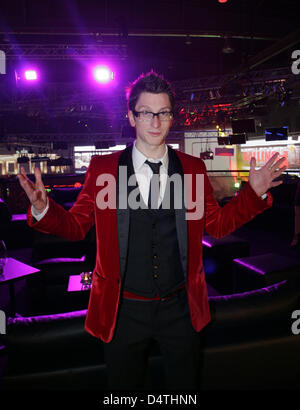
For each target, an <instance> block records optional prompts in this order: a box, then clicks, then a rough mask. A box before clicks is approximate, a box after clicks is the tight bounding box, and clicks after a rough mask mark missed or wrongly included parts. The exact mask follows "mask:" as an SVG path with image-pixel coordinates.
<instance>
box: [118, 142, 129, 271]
mask: <svg viewBox="0 0 300 410" xmlns="http://www.w3.org/2000/svg"><path fill="white" fill-rule="evenodd" d="M131 163H132V145H131V146H129V147H128V148H126V149H125V150H124V151H123V152H122V153H121V155H120V157H119V163H118V174H117V184H116V186H117V226H118V241H119V257H120V274H121V278H123V276H124V273H125V267H126V258H127V248H128V233H129V216H130V214H129V208H128V178H129V176H130V169H131V166H130V165H131Z"/></svg>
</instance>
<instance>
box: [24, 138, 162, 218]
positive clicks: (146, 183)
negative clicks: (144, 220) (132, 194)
mask: <svg viewBox="0 0 300 410" xmlns="http://www.w3.org/2000/svg"><path fill="white" fill-rule="evenodd" d="M146 160H148V161H151V162H159V161H161V162H162V165H161V167H160V170H159V171H160V172H159V181H160V190H159V199H158V206H160V204H161V203H162V200H163V197H164V193H165V190H166V185H167V179H168V164H169V156H168V146H167V145H166V151H165V153H164V155H163V156H162V157H161V158H158V159H153V158H150V157H146V156H145V155H144V154H142V153H141V151H139V150H138V149H137V148H136V146H135V142H134V144H133V148H132V162H133V169H134V172H135V174H136V179H137V183H138V186H139V190H140V193H141V196H142V199H143V201H144V202H145V204H148V196H149V190H150V181H151V178H152V175H153V172H152V169H151V168H150V167H149V165H147V164H145V161H146ZM48 209H49V201H48V198H47V206H46V208H45V209H44V211H43V212H38V211H37V210H36V209H35V208H34V206H32V207H31V213H32V216H33V217H34V218H35V219H36V220H37V221H40V220H41V219H42V218H43V216H44V215H46V213H47V211H48Z"/></svg>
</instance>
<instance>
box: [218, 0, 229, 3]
mask: <svg viewBox="0 0 300 410" xmlns="http://www.w3.org/2000/svg"><path fill="white" fill-rule="evenodd" d="M218 2H219V3H227V0H218Z"/></svg>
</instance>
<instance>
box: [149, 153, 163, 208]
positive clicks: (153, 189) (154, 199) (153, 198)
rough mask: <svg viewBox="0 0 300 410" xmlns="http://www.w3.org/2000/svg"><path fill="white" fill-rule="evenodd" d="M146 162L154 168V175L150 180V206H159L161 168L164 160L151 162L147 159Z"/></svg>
mask: <svg viewBox="0 0 300 410" xmlns="http://www.w3.org/2000/svg"><path fill="white" fill-rule="evenodd" d="M145 164H147V165H149V167H150V168H151V169H152V172H153V175H152V178H151V181H150V190H149V196H148V208H154V209H157V208H158V198H159V168H160V166H161V165H162V162H161V161H159V162H150V161H148V160H146V161H145ZM151 204H153V206H151Z"/></svg>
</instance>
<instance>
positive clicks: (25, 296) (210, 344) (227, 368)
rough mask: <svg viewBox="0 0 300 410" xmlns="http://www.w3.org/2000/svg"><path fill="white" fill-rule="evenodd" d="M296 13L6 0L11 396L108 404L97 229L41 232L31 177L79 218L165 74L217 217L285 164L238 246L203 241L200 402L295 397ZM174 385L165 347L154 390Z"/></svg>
mask: <svg viewBox="0 0 300 410" xmlns="http://www.w3.org/2000/svg"><path fill="white" fill-rule="evenodd" d="M299 14H300V4H299V1H298V0H285V1H283V0H277V1H266V0H252V1H250V0H227V1H225V0H223V1H221V0H219V1H218V0H203V1H198V0H161V1H156V0H153V1H147V2H145V1H138V0H130V1H129V0H114V1H109V0H99V1H89V0H85V1H81V0H61V1H58V0H51V1H50V0H43V1H37V0H20V1H18V0H11V1H3V2H1V5H0V71H1V73H0V272H1V273H0V400H1V395H2V394H5V393H6V394H10V395H12V394H13V392H18V391H26V392H29V393H30V392H31V393H35V392H46V394H48V395H49V396H51V392H58V391H60V392H63V391H65V392H69V393H70V394H71V393H72V395H73V393H76V392H77V393H83V394H84V395H89V394H92V393H95V392H100V393H101V392H102V393H103V392H108V387H107V367H106V364H105V360H104V352H103V346H102V344H103V342H102V341H101V340H100V339H99V338H98V337H94V336H92V335H91V334H90V333H89V332H87V331H86V329H85V320H86V315H87V309H88V306H89V298H90V294H91V289H92V287H93V286H94V284H92V281H93V283H94V280H96V279H95V278H94V275H95V273H94V267H95V263H96V258H97V250H96V242H97V240H96V236H97V232H96V231H97V229H98V227H97V226H95V225H94V226H92V227H91V229H90V230H89V231H88V232H87V234H86V235H85V236H84V238H81V239H80V240H72V241H71V240H69V239H64V238H62V237H59V236H57V235H54V234H48V233H44V232H40V231H38V230H36V229H33V228H32V227H31V226H30V224H28V221H27V218H29V216H28V215H29V214H30V210H31V207H30V202H29V200H28V197H27V196H26V194H25V192H24V190H23V189H22V187H21V185H20V183H19V180H18V177H17V174H19V172H20V171H21V167H22V168H23V169H24V170H25V172H26V173H27V175H28V177H29V178H30V179H31V180H32V181H34V179H35V176H34V170H35V168H36V167H37V168H39V169H40V170H41V172H42V178H43V182H44V185H45V189H46V192H47V195H48V197H49V198H50V199H51V200H54V201H55V202H56V203H58V204H60V205H61V207H63V208H64V209H65V210H67V211H68V210H70V209H71V208H72V207H73V205H74V203H75V202H76V200H77V198H78V195H80V193H81V191H82V189H83V186H84V181H85V177H86V175H87V170H88V168H89V164H90V161H91V159H92V158H94V157H95V156H101V158H103V160H104V161H105V158H109V156H110V154H112V155H114V154H115V153H117V152H118V151H121V150H123V149H124V148H126V147H129V146H131V144H132V143H133V142H134V140H135V129H134V128H133V127H131V126H130V124H129V120H128V108H127V103H126V89H127V86H128V85H129V83H131V82H132V81H134V80H135V79H136V78H137V77H138V76H139V75H140V74H141V73H148V72H150V71H151V70H153V71H154V72H156V73H158V74H160V75H163V76H164V77H165V78H166V79H167V80H168V81H170V82H171V84H172V86H173V88H174V91H175V96H176V100H175V107H174V118H173V124H172V128H171V129H170V132H169V134H168V136H167V140H166V142H167V144H169V146H170V147H173V148H175V150H178V151H179V152H181V153H185V154H189V155H191V156H194V157H197V158H198V161H199V158H200V159H202V160H203V163H204V164H205V166H206V170H207V175H208V178H209V181H210V183H211V185H212V187H213V189H214V196H215V199H216V200H217V202H218V204H219V206H220V207H221V208H223V207H226V206H227V204H228V203H230V201H231V200H232V199H233V200H235V199H236V197H238V196H239V193H240V192H241V191H242V190H243V188H244V187H245V185H247V184H248V177H249V169H250V165H249V163H250V159H251V158H252V157H254V158H255V159H256V165H257V167H258V168H259V167H263V166H264V164H265V163H266V162H267V161H268V160H269V159H270V158H271V156H272V155H273V154H274V153H275V152H278V153H279V156H280V157H284V158H285V162H284V164H285V167H286V168H285V170H284V172H283V173H282V175H281V176H280V177H279V178H278V180H281V181H282V183H281V184H280V185H278V186H276V187H272V188H270V189H269V191H268V192H269V194H270V195H271V196H272V198H273V204H272V206H271V207H269V208H268V209H266V210H265V211H263V212H261V213H259V214H258V215H256V216H254V218H252V219H251V220H249V221H248V222H246V223H244V224H243V225H242V226H240V227H238V228H237V229H236V230H234V231H233V232H231V233H230V234H228V235H226V236H224V237H220V238H215V237H213V236H212V235H210V234H209V233H208V232H206V231H204V235H203V237H202V254H203V266H204V271H205V280H206V286H207V293H208V303H209V310H210V315H211V321H210V323H208V324H207V325H206V326H205V327H204V329H202V330H201V332H200V333H201V343H200V344H199V349H200V358H199V360H200V362H201V363H200V364H201V366H200V367H201V371H200V374H199V389H198V390H197V393H198V392H199V393H201V392H202V393H204V392H212V391H223V392H226V391H227V392H228V391H248V392H249V391H277V392H278V391H286V390H298V389H299V380H300V361H299V357H300V28H299V27H300V26H299ZM158 118H159V117H157V118H156V119H157V121H159V120H158ZM154 119H155V117H154V116H153V121H154ZM156 119H155V120H156ZM27 214H28V215H27ZM104 223H105V221H104ZM111 230H113V227H112V228H111ZM103 242H105V239H104V241H103ZM193 245H194V244H193ZM110 252H111V250H110ZM199 252H201V249H199ZM112 255H113V257H112V259H118V258H119V255H118V250H117V249H116V250H115V252H113V253H112ZM102 279H103V278H102ZM97 280H99V278H97ZM107 300H108V299H107ZM163 389H164V378H163V359H162V352H161V351H160V348H159V346H158V345H157V344H156V343H153V344H152V345H151V348H150V350H149V361H148V373H147V376H146V390H147V392H155V393H156V394H157V395H158V394H159V393H160V392H161V391H163ZM99 397H100V396H99ZM115 399H116V400H117V396H116V397H115ZM181 399H182V400H183V398H182V397H181ZM174 400H175V398H174ZM0 403H1V401H0ZM174 403H175V402H173V404H174ZM115 404H117V402H115ZM165 404H166V403H165ZM175 404H176V403H175ZM177 404H178V403H177Z"/></svg>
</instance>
